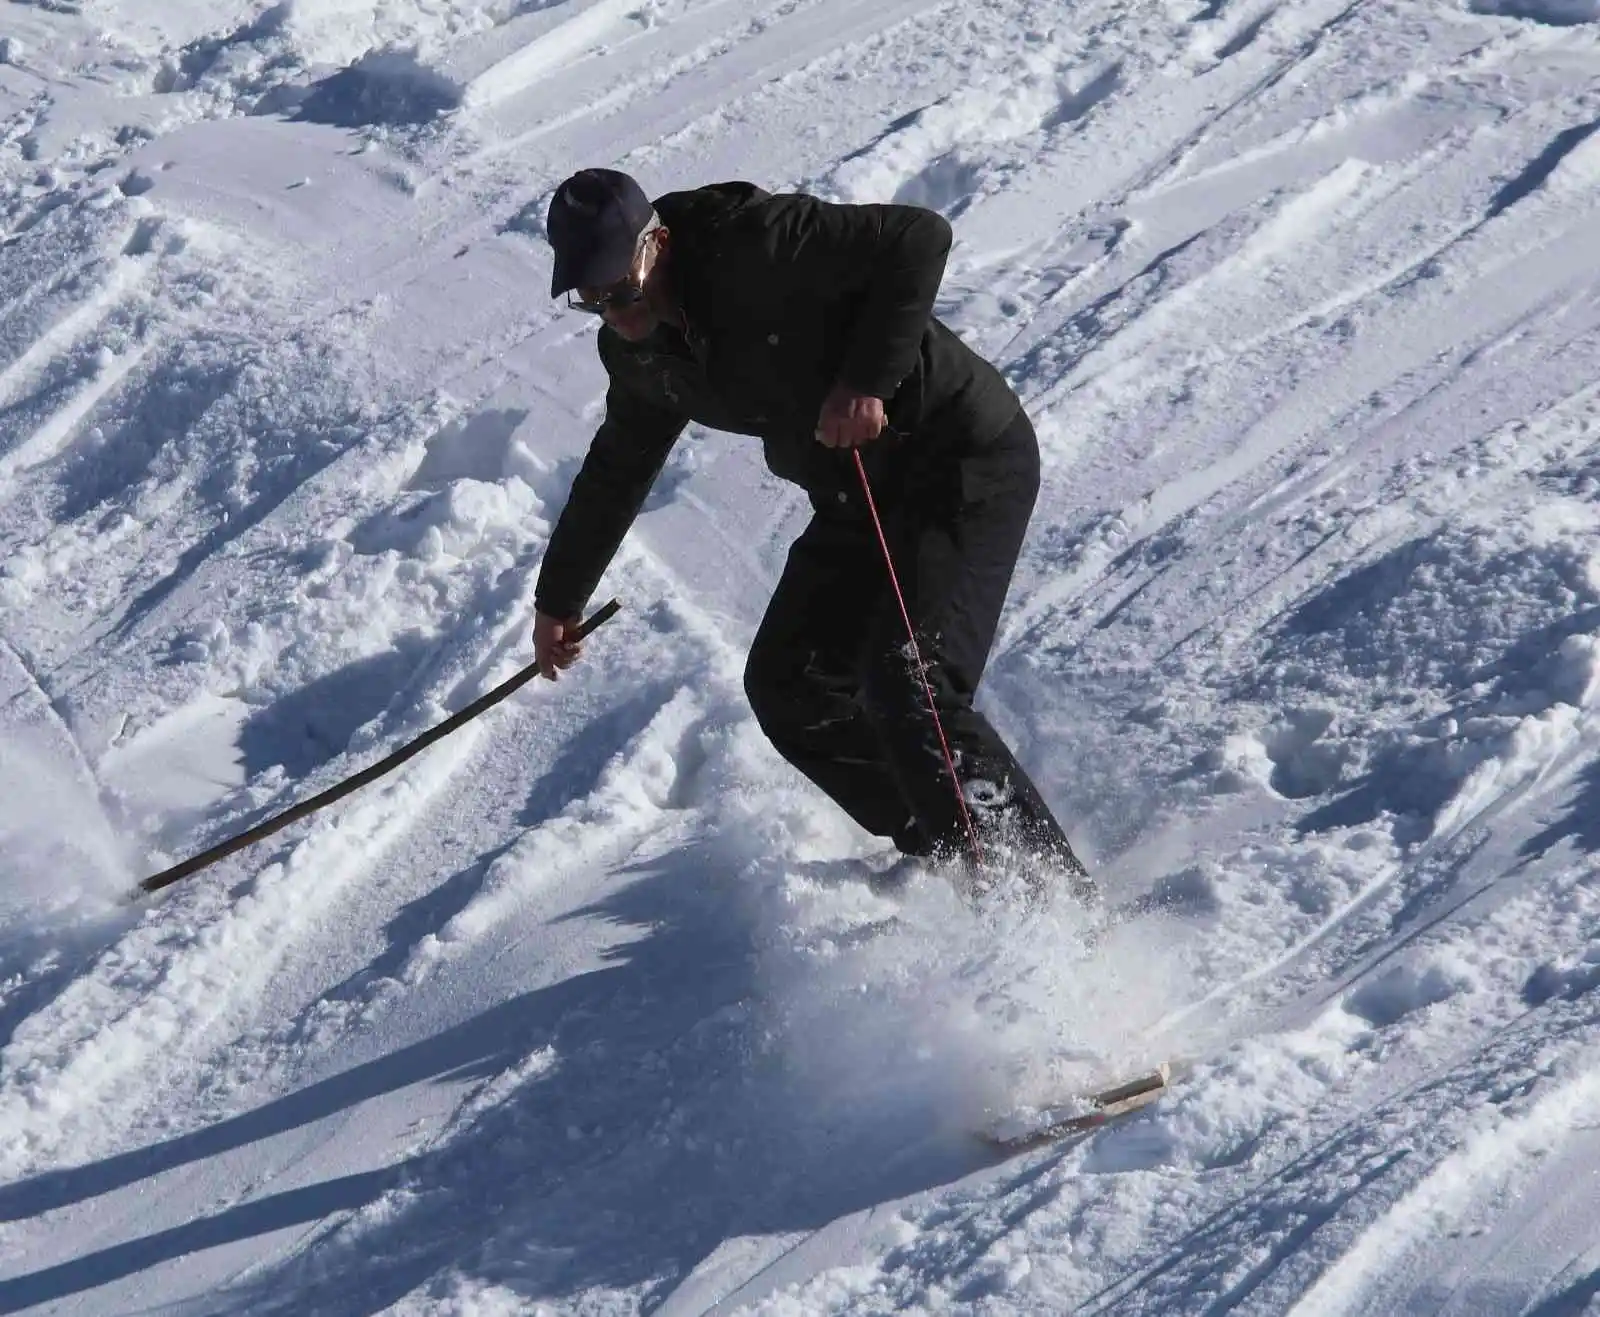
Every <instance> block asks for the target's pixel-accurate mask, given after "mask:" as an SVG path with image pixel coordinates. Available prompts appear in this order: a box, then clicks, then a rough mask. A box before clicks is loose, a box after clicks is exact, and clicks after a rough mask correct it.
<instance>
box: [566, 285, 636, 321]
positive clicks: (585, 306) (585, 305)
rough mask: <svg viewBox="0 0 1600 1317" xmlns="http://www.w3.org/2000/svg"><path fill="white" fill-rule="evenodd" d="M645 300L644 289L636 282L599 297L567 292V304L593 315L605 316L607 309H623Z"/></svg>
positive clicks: (575, 309) (572, 308)
mask: <svg viewBox="0 0 1600 1317" xmlns="http://www.w3.org/2000/svg"><path fill="white" fill-rule="evenodd" d="M643 300H644V289H643V288H642V287H640V286H639V285H638V284H636V283H627V284H624V285H623V286H622V287H621V288H613V289H612V290H611V291H610V292H609V293H602V294H600V296H599V297H594V298H583V297H574V296H573V295H572V294H571V293H568V294H567V306H568V308H569V309H571V310H573V311H587V312H588V313H589V314H590V315H592V316H603V315H605V313H606V312H607V311H622V310H625V309H626V308H628V307H630V306H636V305H638V303H640V302H642V301H643Z"/></svg>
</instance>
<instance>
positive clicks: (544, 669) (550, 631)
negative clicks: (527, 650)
mask: <svg viewBox="0 0 1600 1317" xmlns="http://www.w3.org/2000/svg"><path fill="white" fill-rule="evenodd" d="M577 629H578V619H577V618H575V617H569V618H567V619H566V620H564V621H562V620H559V619H557V618H554V617H550V616H549V615H548V614H545V613H538V612H536V613H535V614H534V615H533V661H534V662H535V663H537V664H538V665H539V675H540V676H541V677H543V678H544V679H545V680H546V681H555V680H556V678H557V676H558V674H559V673H561V672H565V671H566V670H567V669H568V668H570V667H571V666H572V665H573V664H574V663H576V662H577V661H578V658H579V656H580V655H581V654H582V653H583V646H582V645H580V644H579V643H578V642H576V641H573V640H568V639H567V636H568V635H569V634H570V633H572V632H574V631H576V630H577Z"/></svg>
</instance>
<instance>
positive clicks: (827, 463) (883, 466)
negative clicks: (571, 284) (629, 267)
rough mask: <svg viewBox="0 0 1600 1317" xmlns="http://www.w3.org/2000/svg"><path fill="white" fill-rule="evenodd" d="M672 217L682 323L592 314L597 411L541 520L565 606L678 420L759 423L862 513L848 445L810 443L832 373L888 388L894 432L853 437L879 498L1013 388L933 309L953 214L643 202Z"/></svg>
mask: <svg viewBox="0 0 1600 1317" xmlns="http://www.w3.org/2000/svg"><path fill="white" fill-rule="evenodd" d="M655 205H656V213H657V214H658V215H659V216H660V217H661V222H662V223H663V224H664V225H666V227H667V229H668V230H669V231H670V232H671V235H672V239H671V243H672V245H671V256H670V260H671V266H670V270H671V275H672V279H673V290H674V293H675V294H676V296H677V299H678V302H679V304H680V305H681V306H682V308H683V313H684V320H685V325H686V330H685V331H683V332H681V331H680V330H678V329H677V328H669V327H667V326H662V327H661V328H660V329H658V330H657V331H656V333H655V334H653V335H652V336H651V337H650V339H648V340H647V341H646V342H643V343H637V344H635V343H629V342H628V341H627V340H625V339H624V338H622V337H621V335H619V334H617V333H615V332H614V331H613V330H611V329H609V328H607V327H604V326H602V328H601V330H600V333H599V346H600V359H601V361H602V362H603V363H604V364H605V368H606V372H607V374H608V375H609V376H610V386H609V388H608V390H607V393H606V418H605V421H604V422H603V423H602V424H601V426H600V429H599V431H598V432H597V433H596V434H595V437H594V441H593V443H592V444H591V445H590V447H589V454H588V456H587V458H585V460H584V463H583V467H582V469H581V470H580V471H579V472H578V475H577V478H576V479H575V480H574V481H573V484H572V492H571V494H570V495H569V497H568V499H567V505H566V507H565V509H564V510H563V511H562V513H561V517H560V519H559V520H558V521H557V523H556V527H555V530H554V531H553V532H552V534H551V536H550V544H549V548H548V550H547V551H546V553H545V558H544V563H543V566H542V568H541V570H540V573H539V584H538V588H537V590H536V592H535V598H536V606H537V607H538V608H539V610H540V611H541V612H543V613H546V614H548V615H550V616H553V617H558V618H568V617H575V616H577V614H578V613H579V612H580V611H581V610H582V609H583V607H584V605H585V604H586V603H587V601H588V599H589V596H590V595H591V594H592V593H593V591H594V588H595V586H596V585H597V584H598V583H599V580H600V576H601V574H602V573H603V572H604V571H605V569H606V567H607V565H608V564H609V563H610V561H611V558H612V556H613V555H614V554H615V553H616V551H617V547H618V545H620V544H621V543H622V537H623V536H624V535H625V534H626V533H627V531H628V527H629V526H631V525H632V524H633V520H634V518H635V517H636V516H637V515H638V512H639V508H640V506H641V505H642V504H643V502H644V499H645V496H646V495H647V494H648V493H649V491H650V486H651V485H652V484H653V483H654V482H655V478H656V476H657V474H658V473H659V472H660V470H661V467H662V464H663V463H664V462H665V461H666V459H667V454H668V453H669V452H670V451H671V449H672V445H673V443H674V442H675V441H676V440H677V438H678V435H679V433H680V432H681V431H682V430H683V428H684V426H685V425H686V424H687V423H688V422H690V421H697V422H699V423H700V424H702V425H705V426H709V427H711V428H712V429H717V430H729V431H733V432H734V433H738V434H749V435H756V436H758V437H760V439H761V441H762V444H763V447H764V449H765V456H766V460H767V465H768V466H769V467H770V468H771V469H772V471H773V473H774V474H776V475H779V476H782V477H783V478H785V479H787V480H792V481H794V482H795V483H796V484H798V485H801V486H802V487H803V488H804V489H805V490H806V491H807V493H808V494H809V495H810V496H811V500H812V504H813V506H814V507H816V508H817V509H818V510H819V511H824V512H826V513H827V514H828V515H831V516H860V515H864V512H863V509H862V502H863V500H862V498H861V494H860V485H859V477H858V476H857V475H856V473H855V467H854V464H853V462H852V460H851V457H850V455H849V452H848V451H847V450H842V449H838V450H836V449H830V448H826V447H824V446H823V445H822V444H820V443H819V442H817V439H816V426H817V419H818V414H819V413H820V411H821V409H822V402H823V398H824V397H825V396H826V395H827V393H828V391H829V390H830V389H831V388H832V387H833V386H834V385H835V384H836V383H839V382H843V383H844V384H846V385H849V386H850V387H852V388H854V389H856V390H857V391H859V392H861V393H864V394H870V395H873V396H875V397H878V398H882V399H884V400H885V410H886V412H887V414H888V420H889V426H890V431H891V432H890V433H886V434H884V435H883V436H881V437H880V438H879V439H878V440H876V441H874V442H873V443H871V444H868V445H866V446H865V447H864V448H863V449H862V450H861V452H862V457H863V459H864V461H865V463H866V466H867V471H868V474H869V477H870V479H871V481H872V484H873V490H874V494H875V495H876V496H877V497H878V498H880V499H881V500H883V501H884V502H886V503H887V502H892V501H893V499H895V498H896V497H898V496H899V494H900V492H901V491H902V490H903V489H904V487H905V484H906V475H907V472H908V471H910V470H912V469H913V468H914V466H915V465H916V464H925V463H933V462H948V461H951V460H953V459H954V457H956V456H958V455H959V454H960V453H962V452H963V451H966V450H967V449H969V448H971V447H972V446H975V445H980V444H984V443H987V442H989V441H990V440H992V439H993V438H994V437H995V436H996V435H998V434H999V433H1000V432H1001V431H1002V430H1003V429H1004V428H1005V427H1006V426H1007V424H1009V423H1010V421H1011V420H1012V419H1013V418H1014V417H1015V416H1016V413H1017V410H1018V408H1019V406H1020V403H1019V402H1018V400H1017V397H1016V395H1015V394H1014V393H1013V392H1012V391H1011V388H1010V386H1009V385H1007V384H1006V382H1005V380H1004V379H1003V378H1002V376H1001V375H1000V373H999V372H998V371H997V370H995V368H994V367H993V366H991V365H990V364H989V363H988V362H986V361H984V360H983V358H981V357H979V356H978V355H977V354H976V353H974V352H973V351H972V350H971V349H970V348H968V347H967V346H966V344H964V343H963V342H962V341H961V340H960V339H959V338H957V337H956V335H955V334H954V333H952V332H951V331H950V330H949V329H948V328H946V327H945V326H944V325H943V324H941V323H940V322H939V321H938V320H937V319H936V318H935V317H934V316H933V314H932V311H933V301H934V296H935V294H936V293H937V292H938V289H939V281H940V279H941V278H942V277H943V275H944V264H945V258H946V256H947V255H948V254H949V251H950V239H951V233H950V226H949V224H948V223H946V222H945V220H944V218H943V217H942V216H940V215H938V214H937V213H935V212H933V211H931V210H924V209H922V208H920V207H916V206H893V205H869V206H843V205H834V204H831V203H828V202H824V201H819V200H817V199H816V198H815V197H809V196H804V195H798V194H796V195H780V196H774V195H772V194H770V193H767V192H764V191H762V190H761V189H760V188H758V187H755V186H753V185H752V184H749V183H722V184H716V185H713V186H710V187H703V188H696V189H694V190H692V191H688V192H674V193H670V194H669V195H667V196H664V197H662V198H661V199H660V200H658V201H657V202H656V203H655Z"/></svg>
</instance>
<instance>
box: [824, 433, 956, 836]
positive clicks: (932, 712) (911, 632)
mask: <svg viewBox="0 0 1600 1317" xmlns="http://www.w3.org/2000/svg"><path fill="white" fill-rule="evenodd" d="M851 456H853V457H854V458H855V460H856V473H857V474H858V475H859V476H860V477H861V492H862V493H863V494H865V495H866V498H867V511H869V512H870V513H871V514H872V525H873V528H874V529H875V530H876V531H877V532H878V544H879V546H880V547H881V548H882V549H883V564H884V566H885V567H887V568H888V569H889V584H890V585H892V586H893V587H894V597H895V601H896V602H897V603H898V604H899V605H900V616H901V618H902V620H904V622H905V624H906V639H907V641H909V642H910V645H911V661H912V662H913V663H915V664H916V667H917V676H918V677H920V678H921V679H922V694H923V696H924V698H926V700H927V702H928V714H929V716H930V717H931V718H932V719H933V726H934V730H935V731H937V732H938V733H939V748H940V749H941V750H943V751H944V766H945V767H946V768H947V769H948V770H949V771H950V784H951V786H953V787H954V788H955V792H956V805H957V806H958V807H959V808H960V810H961V821H962V823H963V824H965V825H966V829H967V841H968V843H969V844H970V845H971V847H972V860H973V863H974V864H982V863H983V848H982V847H981V846H979V844H978V829H977V828H976V827H975V826H974V824H973V822H972V811H971V810H969V809H968V808H967V795H966V792H964V791H963V790H962V789H961V775H960V774H959V773H958V772H956V759H955V756H954V755H953V754H951V753H950V742H949V740H948V738H947V737H946V736H945V734H944V723H943V722H941V721H940V719H939V706H938V705H937V704H935V703H934V699H933V686H932V685H931V684H930V683H929V681H928V670H927V669H926V668H925V667H923V665H922V651H921V650H920V649H919V648H918V646H917V631H916V628H915V627H914V626H912V625H911V610H910V609H908V608H907V607H906V596H905V592H904V591H902V590H901V589H900V578H899V576H898V575H897V574H896V573H895V570H894V556H893V555H892V554H891V553H890V552H889V539H888V536H886V535H885V534H884V533H883V522H882V520H880V519H879V517H878V505H877V502H876V501H875V500H874V499H873V497H872V485H871V484H870V483H869V482H868V480H867V468H866V466H865V465H864V464H863V463H862V461H861V450H860V449H859V448H856V449H853V450H851Z"/></svg>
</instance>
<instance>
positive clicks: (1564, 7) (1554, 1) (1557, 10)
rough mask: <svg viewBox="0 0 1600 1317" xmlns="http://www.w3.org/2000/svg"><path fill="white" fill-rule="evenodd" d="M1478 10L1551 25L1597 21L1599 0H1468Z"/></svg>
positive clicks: (1560, 25)
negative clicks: (1470, 0)
mask: <svg viewBox="0 0 1600 1317" xmlns="http://www.w3.org/2000/svg"><path fill="white" fill-rule="evenodd" d="M1471 7H1472V9H1473V11H1474V12H1475V13H1479V14H1498V15H1501V16H1503V17H1505V18H1526V19H1528V20H1530V21H1531V22H1534V23H1548V24H1550V25H1551V26H1552V27H1574V26H1576V25H1577V24H1579V23H1593V22H1596V21H1600V0H1472V6H1471Z"/></svg>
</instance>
